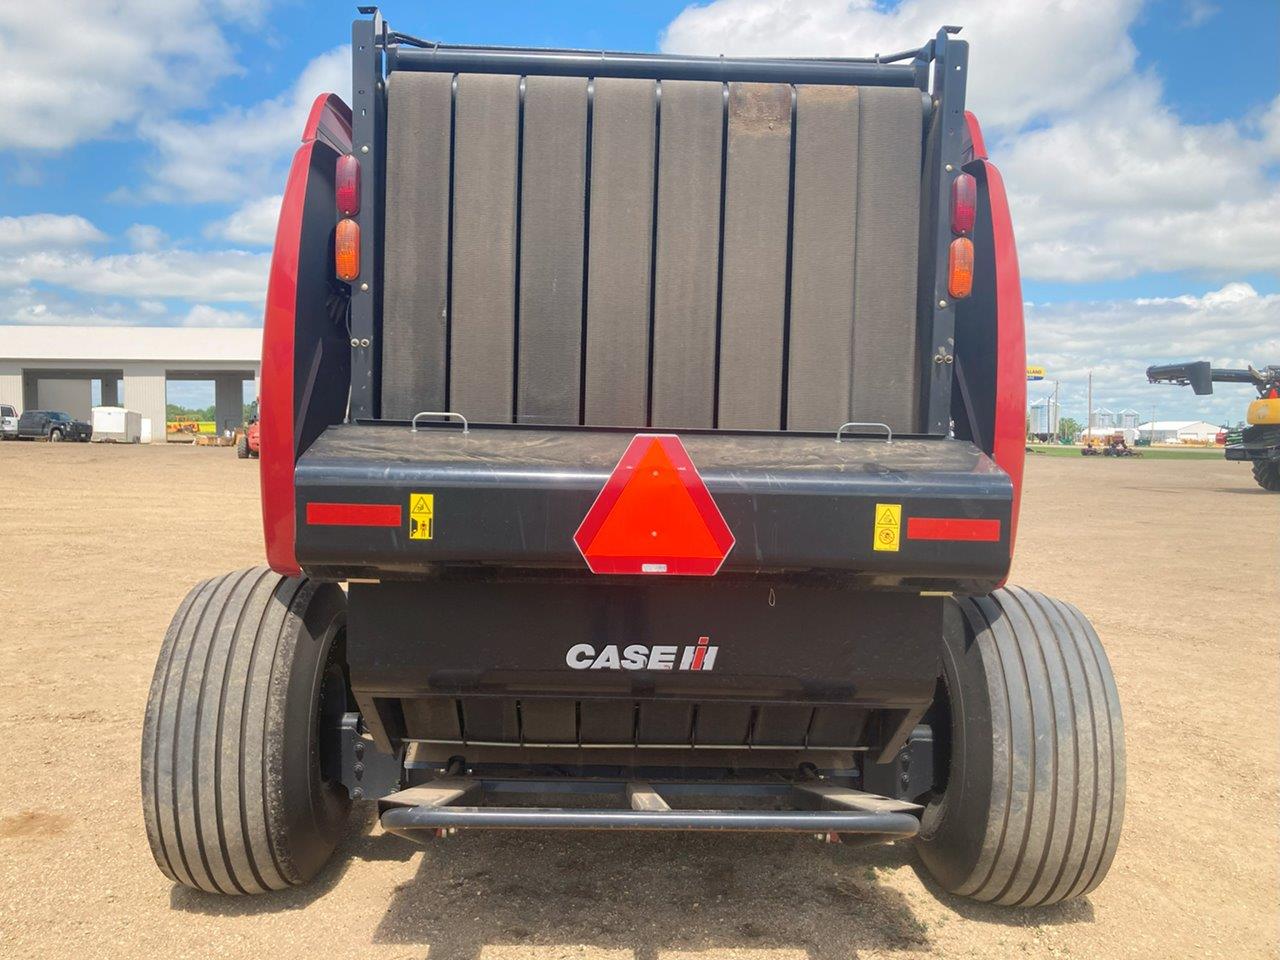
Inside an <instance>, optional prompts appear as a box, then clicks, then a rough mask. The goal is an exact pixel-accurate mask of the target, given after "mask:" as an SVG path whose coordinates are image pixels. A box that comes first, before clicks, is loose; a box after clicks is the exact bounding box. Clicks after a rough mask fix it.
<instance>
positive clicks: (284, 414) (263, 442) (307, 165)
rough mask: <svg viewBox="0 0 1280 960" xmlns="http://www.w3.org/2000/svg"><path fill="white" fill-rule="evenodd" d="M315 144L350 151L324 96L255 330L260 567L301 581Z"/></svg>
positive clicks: (293, 179)
mask: <svg viewBox="0 0 1280 960" xmlns="http://www.w3.org/2000/svg"><path fill="white" fill-rule="evenodd" d="M317 140H320V141H324V142H325V143H328V144H329V145H330V146H332V147H333V148H334V149H335V150H338V151H339V152H341V153H349V152H350V150H351V109H350V108H349V107H348V106H347V105H346V104H345V103H343V102H342V100H341V99H340V98H339V97H337V96H336V95H334V94H332V93H325V94H321V95H320V96H318V97H316V100H315V103H314V104H313V105H312V107H311V113H310V115H309V116H308V117H307V123H306V126H305V128H304V129H303V133H302V146H300V147H299V148H298V150H297V152H296V153H295V154H294V155H293V163H292V164H291V165H290V167H289V178H288V180H287V181H286V182H285V188H284V199H283V201H282V202H281V204H280V219H279V221H278V222H277V225H276V241H275V248H274V249H273V250H272V253H271V273H270V276H269V279H268V281H267V304H266V313H265V315H264V318H263V330H262V378H261V383H260V386H259V403H258V410H259V437H260V440H259V443H260V453H259V480H260V482H261V485H262V531H263V539H264V540H265V541H266V551H267V563H268V564H270V565H271V569H272V570H275V571H276V572H277V573H282V574H285V575H286V576H296V575H297V574H299V573H301V568H300V567H299V566H298V558H297V556H296V554H295V550H294V546H295V542H296V534H295V525H294V524H295V519H294V486H293V470H294V466H295V464H296V462H297V453H298V451H297V449H296V441H295V436H296V434H295V428H294V422H295V416H296V412H295V410H294V382H293V374H294V321H295V318H296V315H297V305H298V267H299V262H300V256H299V254H300V251H301V248H302V236H303V212H304V209H305V206H306V198H307V186H308V179H309V175H310V171H311V155H312V152H313V151H314V149H315V145H316V142H317Z"/></svg>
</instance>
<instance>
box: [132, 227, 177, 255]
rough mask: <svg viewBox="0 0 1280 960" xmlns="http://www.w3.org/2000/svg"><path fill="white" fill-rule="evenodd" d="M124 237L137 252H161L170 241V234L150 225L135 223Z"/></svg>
mask: <svg viewBox="0 0 1280 960" xmlns="http://www.w3.org/2000/svg"><path fill="white" fill-rule="evenodd" d="M124 236H125V239H126V240H128V241H129V245H130V246H131V247H133V249H135V250H159V249H160V248H161V247H162V246H164V244H165V242H166V241H167V240H168V239H169V237H168V234H166V233H165V232H164V231H163V230H161V229H160V228H159V227H156V226H152V225H151V224H149V223H135V224H134V225H133V226H131V227H130V228H129V229H128V230H126V231H125V232H124Z"/></svg>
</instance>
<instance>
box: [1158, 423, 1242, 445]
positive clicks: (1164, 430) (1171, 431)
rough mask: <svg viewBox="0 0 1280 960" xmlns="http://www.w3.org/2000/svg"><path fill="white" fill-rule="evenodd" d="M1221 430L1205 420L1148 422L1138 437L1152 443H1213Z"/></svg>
mask: <svg viewBox="0 0 1280 960" xmlns="http://www.w3.org/2000/svg"><path fill="white" fill-rule="evenodd" d="M1221 429H1222V428H1221V427H1219V426H1218V425H1217V424H1216V423H1209V422H1208V421H1206V420H1156V421H1155V422H1154V423H1153V422H1151V421H1150V420H1148V421H1147V422H1146V423H1142V424H1139V425H1138V436H1140V437H1142V438H1143V439H1144V440H1150V441H1151V442H1152V443H1213V441H1214V440H1215V439H1216V438H1217V436H1218V431H1219V430H1221Z"/></svg>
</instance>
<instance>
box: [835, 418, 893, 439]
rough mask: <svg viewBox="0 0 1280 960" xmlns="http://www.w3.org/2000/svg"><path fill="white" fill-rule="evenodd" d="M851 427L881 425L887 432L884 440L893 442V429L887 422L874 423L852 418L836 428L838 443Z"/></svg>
mask: <svg viewBox="0 0 1280 960" xmlns="http://www.w3.org/2000/svg"><path fill="white" fill-rule="evenodd" d="M850 427H879V428H880V429H881V430H883V431H884V432H885V438H884V442H885V443H893V430H892V429H891V428H890V426H889V425H888V424H887V423H872V422H865V421H862V420H850V421H849V422H848V423H842V424H840V426H839V428H837V430H836V443H840V442H842V439H841V438H842V437H843V435H844V432H845V431H846V430H847V429H849V428H850Z"/></svg>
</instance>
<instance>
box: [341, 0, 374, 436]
mask: <svg viewBox="0 0 1280 960" xmlns="http://www.w3.org/2000/svg"><path fill="white" fill-rule="evenodd" d="M382 30H383V23H382V18H381V17H379V16H376V15H375V16H374V17H373V19H371V20H356V21H355V22H353V23H352V24H351V71H352V79H351V150H352V153H353V154H354V155H355V157H356V159H357V160H358V161H359V162H360V215H359V217H358V218H357V219H358V221H359V224H360V276H359V278H358V279H357V280H356V281H355V282H354V283H352V284H351V416H352V418H353V419H358V418H362V417H376V416H378V415H379V411H380V396H379V389H380V384H381V376H380V375H379V374H378V371H380V370H381V368H382V360H381V351H382V340H381V320H382V252H383V243H382V211H383V190H384V189H385V185H386V176H385V171H386V154H385V150H384V146H385V144H386V109H387V98H386V89H385V84H384V82H383V73H382V46H381V45H380V34H381V32H382ZM330 202H332V201H330Z"/></svg>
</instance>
